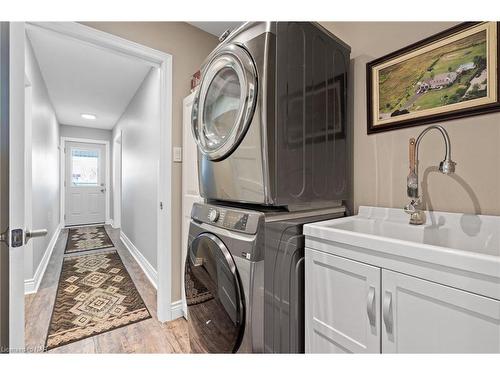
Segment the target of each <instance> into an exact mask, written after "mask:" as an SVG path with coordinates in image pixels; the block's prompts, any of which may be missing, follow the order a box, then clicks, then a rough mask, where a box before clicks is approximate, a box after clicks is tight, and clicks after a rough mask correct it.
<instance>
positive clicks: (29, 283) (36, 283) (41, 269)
mask: <svg viewBox="0 0 500 375" xmlns="http://www.w3.org/2000/svg"><path fill="white" fill-rule="evenodd" d="M62 228H63V224H62V223H60V224H59V225H58V226H57V228H56V230H55V232H54V234H53V235H52V238H51V239H50V242H49V244H48V245H47V248H46V249H45V253H44V254H43V258H42V260H41V261H40V264H39V265H38V267H37V269H36V272H35V275H34V276H33V278H32V279H27V280H24V294H32V293H36V292H37V291H38V288H39V287H40V283H41V282H42V279H43V275H44V274H45V271H46V269H47V266H48V265H49V261H50V257H51V256H52V253H53V251H54V248H55V247H56V242H57V239H58V238H59V234H61V229H62Z"/></svg>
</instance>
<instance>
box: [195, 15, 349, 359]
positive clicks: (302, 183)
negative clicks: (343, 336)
mask: <svg viewBox="0 0 500 375" xmlns="http://www.w3.org/2000/svg"><path fill="white" fill-rule="evenodd" d="M349 53H350V48H349V46H347V45H346V44H345V43H343V42H342V41H340V40H339V39H338V38H336V37H335V36H333V35H332V34H330V33H329V32H328V31H326V30H325V29H323V28H322V27H321V26H319V25H317V24H314V23H308V22H267V23H264V22H261V23H246V24H244V25H242V26H241V27H240V28H238V29H237V30H235V31H233V32H232V33H231V34H230V35H229V36H228V37H227V38H226V39H225V40H224V41H223V42H222V43H221V44H220V45H219V46H218V47H217V48H216V49H215V50H214V51H213V52H212V53H211V54H210V55H209V56H208V58H207V60H206V62H205V63H204V65H203V67H202V81H201V85H200V86H199V88H198V89H197V93H196V96H195V100H194V104H193V112H192V130H193V134H194V137H195V139H196V142H197V144H198V164H199V183H200V192H201V195H202V196H203V198H205V200H206V204H204V205H195V207H194V208H193V212H192V222H191V228H190V236H189V241H188V256H187V260H186V278H185V279H186V281H185V289H186V299H187V304H188V320H189V329H190V338H191V340H192V348H193V350H195V351H209V352H227V351H229V352H236V351H250V352H261V351H266V352H301V351H303V317H302V311H303V288H302V287H303V269H302V267H303V264H302V263H303V261H302V259H303V246H304V243H303V242H304V241H303V235H302V226H303V224H304V223H306V222H312V221H318V220H325V219H329V218H333V217H338V216H342V215H344V212H345V209H344V204H345V202H346V200H348V194H349V189H350V184H349V183H348V181H349V176H350V174H349V172H350V171H349V170H350V168H349V157H348V155H349V152H350V147H349V145H350V137H349V133H350V129H348V127H347V125H348V121H347V119H348V111H347V74H348V67H349ZM200 238H201V240H200ZM207 238H209V239H207ZM249 244H250V245H249ZM247 245H249V246H247ZM242 248H245V249H247V250H245V251H242V250H241V249H242ZM245 262H246V263H245ZM249 296H251V298H249ZM264 302H265V303H264ZM264 305H265V307H264ZM211 316H212V317H215V316H217V319H210V317H211ZM215 321H217V324H215V323H214V322H215ZM231 326H234V327H239V328H238V329H234V330H231V329H230V328H229V327H231ZM264 330H265V332H266V333H265V334H264ZM229 332H232V334H229ZM228 335H229V336H228ZM224 337H226V338H228V337H229V338H230V339H228V340H222V344H221V345H219V346H218V345H215V346H214V345H210V344H211V343H212V344H213V343H214V342H216V340H215V339H216V338H218V339H221V338H224Z"/></svg>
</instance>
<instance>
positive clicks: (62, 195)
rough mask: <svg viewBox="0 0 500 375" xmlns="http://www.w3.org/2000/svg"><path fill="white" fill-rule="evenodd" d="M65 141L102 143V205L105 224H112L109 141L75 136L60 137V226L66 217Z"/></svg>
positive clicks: (63, 225)
mask: <svg viewBox="0 0 500 375" xmlns="http://www.w3.org/2000/svg"><path fill="white" fill-rule="evenodd" d="M66 142H78V143H90V144H94V145H104V149H105V152H104V154H105V156H106V162H105V163H104V164H105V166H106V168H105V171H104V173H105V174H106V178H105V182H104V183H105V184H106V193H105V196H104V201H105V202H104V206H105V216H104V217H105V224H110V225H111V224H112V222H111V217H110V206H111V202H110V194H109V192H110V190H111V186H110V181H111V179H110V176H109V175H110V172H111V160H110V157H109V154H110V152H109V141H101V140H97V139H88V138H75V137H61V143H60V145H59V162H60V164H59V165H60V168H59V170H60V172H61V175H60V178H59V193H60V194H59V195H60V198H59V200H60V204H59V206H60V209H61V210H60V218H61V220H60V222H61V226H62V227H65V226H66V218H65V216H64V215H65V214H66V186H65V185H64V182H65V181H66V152H65V148H66Z"/></svg>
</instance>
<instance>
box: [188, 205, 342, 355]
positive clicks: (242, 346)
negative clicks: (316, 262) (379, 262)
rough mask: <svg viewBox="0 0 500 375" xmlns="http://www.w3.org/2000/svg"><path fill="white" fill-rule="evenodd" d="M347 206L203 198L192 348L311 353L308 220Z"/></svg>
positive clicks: (195, 238)
mask: <svg viewBox="0 0 500 375" xmlns="http://www.w3.org/2000/svg"><path fill="white" fill-rule="evenodd" d="M343 215H344V208H343V207H337V208H331V209H326V210H316V211H303V212H300V213H289V212H286V211H284V210H281V209H269V210H264V209H261V210H259V211H257V210H248V209H243V208H240V207H230V206H221V205H212V204H201V203H195V204H194V205H193V209H192V214H191V217H192V218H191V225H190V229H189V240H188V254H187V259H186V266H185V293H186V302H187V309H188V326H189V338H190V344H191V350H192V351H193V352H209V353H234V352H240V353H262V352H272V353H302V352H304V318H303V311H304V291H303V284H304V273H303V272H304V271H303V270H304V269H303V259H304V236H303V235H302V227H303V225H304V224H305V223H309V222H314V221H320V220H328V219H332V218H335V217H340V216H343Z"/></svg>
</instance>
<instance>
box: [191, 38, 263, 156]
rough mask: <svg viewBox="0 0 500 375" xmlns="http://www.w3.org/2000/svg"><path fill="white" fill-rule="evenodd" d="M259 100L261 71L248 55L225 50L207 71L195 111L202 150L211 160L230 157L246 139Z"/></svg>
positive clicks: (238, 49) (195, 132)
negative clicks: (258, 83)
mask: <svg viewBox="0 0 500 375" xmlns="http://www.w3.org/2000/svg"><path fill="white" fill-rule="evenodd" d="M256 101H257V72H256V69H255V65H254V63H253V60H252V58H251V57H250V55H249V54H248V52H247V51H246V50H245V49H244V48H243V47H240V46H238V45H235V44H231V45H228V46H226V47H224V48H222V49H221V50H220V51H219V52H218V53H217V54H216V55H215V57H214V58H213V59H212V60H211V61H210V62H209V63H208V65H207V67H206V69H204V72H203V77H202V81H201V85H200V88H199V89H198V92H197V94H196V97H195V100H194V103H193V110H192V130H193V135H194V138H195V140H196V142H197V143H198V148H199V150H200V151H201V152H202V153H203V154H204V155H206V156H207V157H208V158H209V159H210V160H214V161H215V160H222V159H224V158H226V157H227V156H229V155H230V154H231V153H232V152H233V151H234V150H235V148H236V147H237V146H238V144H239V143H240V141H241V140H242V139H243V137H244V135H245V133H246V131H247V129H248V126H249V125H250V122H251V120H252V117H253V113H254V110H255V103H256Z"/></svg>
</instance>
